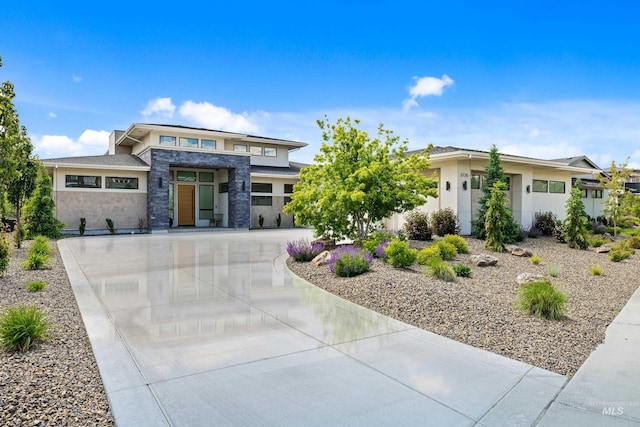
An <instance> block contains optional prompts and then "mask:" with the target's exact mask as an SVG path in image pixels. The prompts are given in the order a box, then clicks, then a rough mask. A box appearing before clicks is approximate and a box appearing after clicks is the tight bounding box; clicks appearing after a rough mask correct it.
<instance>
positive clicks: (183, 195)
mask: <svg viewBox="0 0 640 427" xmlns="http://www.w3.org/2000/svg"><path fill="white" fill-rule="evenodd" d="M178 225H191V226H194V225H196V187H195V185H178Z"/></svg>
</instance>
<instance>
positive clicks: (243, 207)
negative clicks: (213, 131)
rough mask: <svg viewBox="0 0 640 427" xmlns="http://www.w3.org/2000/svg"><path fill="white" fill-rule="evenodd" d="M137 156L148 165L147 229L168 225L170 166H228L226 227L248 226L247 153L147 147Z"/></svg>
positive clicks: (248, 185) (214, 167)
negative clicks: (227, 216)
mask: <svg viewBox="0 0 640 427" xmlns="http://www.w3.org/2000/svg"><path fill="white" fill-rule="evenodd" d="M140 158H141V159H142V160H144V161H145V162H146V163H147V164H149V165H150V166H151V170H150V171H149V174H148V180H147V208H148V209H147V223H148V224H149V228H150V229H152V230H159V229H160V230H161V229H168V228H169V182H168V178H169V167H190V168H202V169H216V168H221V169H228V170H229V212H228V215H229V219H228V227H230V228H249V225H250V215H251V198H250V190H251V174H250V159H249V156H235V155H228V154H222V153H195V152H190V151H180V150H163V149H150V150H148V151H146V152H145V153H143V154H141V155H140ZM160 182H162V185H160ZM243 183H244V187H245V188H244V191H243V190H242V184H243Z"/></svg>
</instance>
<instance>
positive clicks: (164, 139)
mask: <svg viewBox="0 0 640 427" xmlns="http://www.w3.org/2000/svg"><path fill="white" fill-rule="evenodd" d="M160 145H166V146H168V147H175V146H176V137H175V136H163V135H160Z"/></svg>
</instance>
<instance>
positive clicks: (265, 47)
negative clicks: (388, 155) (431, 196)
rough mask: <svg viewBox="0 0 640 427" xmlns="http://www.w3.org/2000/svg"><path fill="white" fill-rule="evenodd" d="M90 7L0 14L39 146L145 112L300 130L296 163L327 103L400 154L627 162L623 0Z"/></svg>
mask: <svg viewBox="0 0 640 427" xmlns="http://www.w3.org/2000/svg"><path fill="white" fill-rule="evenodd" d="M41 3H43V4H41ZM92 3H95V2H88V3H87V2H84V3H64V2H63V3H62V4H61V3H60V2H57V3H54V2H51V3H49V2H39V4H38V7H37V8H34V7H33V6H32V5H29V4H28V2H26V3H25V2H13V3H12V5H11V6H10V7H6V8H5V9H4V10H3V14H2V16H1V17H0V55H1V56H2V58H3V62H4V67H3V68H2V69H0V80H1V81H5V80H10V81H12V82H13V83H14V84H15V88H16V93H17V96H16V99H15V104H16V107H17V108H18V112H19V114H20V118H21V123H22V124H23V125H24V126H26V127H27V129H28V131H29V134H30V136H31V138H32V140H33V142H34V144H35V146H36V152H37V153H38V154H39V155H40V157H41V158H50V157H62V156H73V155H90V154H102V153H104V151H105V150H106V148H107V138H108V134H109V133H110V132H111V131H112V130H113V129H126V128H127V127H128V126H129V125H130V124H131V123H134V122H149V123H171V124H180V125H186V126H198V127H207V128H212V129H220V130H229V131H237V132H246V133H250V134H257V135H262V136H271V137H278V138H286V139H293V140H300V141H304V142H307V143H309V144H310V146H309V147H308V148H306V149H303V150H301V151H299V152H296V153H294V154H293V155H292V159H293V160H298V161H303V162H311V161H312V159H313V155H314V154H315V153H316V152H317V148H318V147H319V144H320V131H319V129H318V127H317V125H316V120H317V119H321V118H322V117H323V116H324V115H325V114H326V115H328V117H329V118H330V119H331V120H335V119H337V118H338V117H344V116H347V115H349V116H351V117H352V118H358V119H360V120H361V121H362V127H363V128H365V129H366V130H368V131H369V132H370V133H371V134H373V133H375V130H376V128H377V125H378V123H384V125H385V126H386V127H387V128H389V129H392V130H394V131H395V133H396V134H397V135H399V136H400V137H402V138H407V139H408V140H409V142H410V148H411V149H417V148H422V147H425V146H426V145H427V144H429V143H433V144H434V145H453V146H460V147H466V148H473V149H482V150H486V149H488V148H489V147H490V145H491V144H493V143H495V144H496V145H497V146H498V147H499V148H500V150H501V151H502V152H504V153H510V154H519V155H526V156H533V157H540V158H557V157H565V156H574V155H583V154H584V155H587V156H589V157H590V158H591V159H592V160H594V161H595V162H596V163H598V164H599V165H600V166H601V167H607V166H608V165H609V164H610V162H611V160H615V161H616V162H622V161H624V160H625V159H626V158H627V157H629V156H630V157H631V164H632V165H633V166H634V167H637V168H640V25H638V22H640V3H638V2H632V1H626V2H622V1H608V2H606V3H603V2H590V1H586V2H560V3H562V4H561V5H558V4H556V3H559V2H557V1H553V2H552V1H504V2H499V1H488V2H473V1H449V2H428V1H426V2H425V1H422V2H420V1H415V2H413V1H396V2H390V1H383V0H373V1H363V0H345V1H325V2H322V3H320V4H310V5H306V4H304V2H257V3H253V2H250V1H248V2H238V3H236V5H234V4H232V2H227V4H217V3H219V2H202V3H199V2H195V3H193V2H185V3H172V4H171V6H168V4H165V3H150V4H136V3H138V2H126V3H125V2H119V1H114V2H109V3H103V4H99V3H96V5H92Z"/></svg>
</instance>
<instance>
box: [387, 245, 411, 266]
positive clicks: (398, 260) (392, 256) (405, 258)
mask: <svg viewBox="0 0 640 427" xmlns="http://www.w3.org/2000/svg"><path fill="white" fill-rule="evenodd" d="M385 252H386V254H387V258H386V260H387V262H388V263H389V264H391V265H392V266H394V267H408V266H410V265H411V264H413V263H414V261H415V260H416V257H417V255H418V251H417V250H415V249H410V248H409V243H407V242H403V241H400V240H392V241H391V242H389V245H388V246H387V247H386V249H385Z"/></svg>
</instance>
